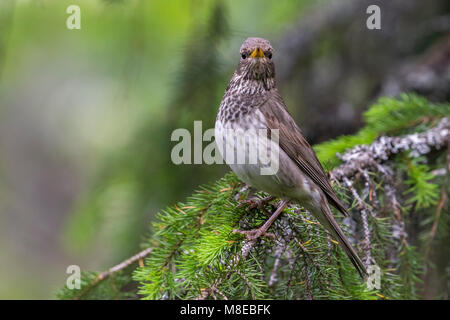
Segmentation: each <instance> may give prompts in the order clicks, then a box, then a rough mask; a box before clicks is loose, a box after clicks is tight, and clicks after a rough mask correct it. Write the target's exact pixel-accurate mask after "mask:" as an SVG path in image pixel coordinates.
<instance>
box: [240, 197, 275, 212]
mask: <svg viewBox="0 0 450 320" xmlns="http://www.w3.org/2000/svg"><path fill="white" fill-rule="evenodd" d="M273 199H275V197H274V196H268V197H265V198H262V199H260V198H256V197H255V198H250V199H245V200H242V201H241V203H240V204H239V205H238V208H240V207H242V206H243V205H248V207H247V211H250V210H251V209H254V208H258V209H260V210H264V206H265V205H266V204H267V203H269V202H270V201H272V200H273Z"/></svg>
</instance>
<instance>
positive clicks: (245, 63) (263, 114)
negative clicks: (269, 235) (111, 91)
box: [215, 38, 366, 275]
mask: <svg viewBox="0 0 450 320" xmlns="http://www.w3.org/2000/svg"><path fill="white" fill-rule="evenodd" d="M240 53H241V60H240V62H239V65H238V67H237V70H236V72H235V73H234V74H233V77H232V79H231V81H230V83H229V85H228V87H227V89H226V91H225V95H224V97H223V99H222V102H221V104H220V108H219V112H218V115H217V120H216V126H215V136H216V142H217V145H218V148H219V151H220V153H221V154H222V156H223V158H224V159H225V161H226V162H227V164H228V165H230V167H231V168H232V170H233V171H234V172H235V173H236V175H237V176H238V177H239V178H240V179H241V180H243V181H244V182H246V183H247V184H249V185H251V186H253V187H255V188H256V189H259V190H263V191H266V192H268V193H269V194H271V195H273V196H277V197H280V198H282V199H284V200H283V202H282V204H281V205H280V207H279V208H278V209H277V211H276V212H275V213H274V214H273V215H272V217H271V218H270V219H269V220H268V221H267V222H266V223H265V224H264V225H263V226H262V227H260V228H258V229H256V230H251V231H246V232H245V233H246V235H247V238H248V239H250V240H254V239H256V238H258V237H259V236H261V235H263V234H265V233H266V231H267V229H268V228H269V227H270V225H271V224H272V222H273V221H274V220H275V219H276V217H277V216H278V215H279V214H280V213H281V212H282V210H283V208H284V206H285V205H286V204H287V202H288V201H295V202H298V203H300V204H301V205H303V206H304V207H305V208H306V209H308V211H309V212H311V213H312V214H313V215H314V216H315V217H316V218H317V220H318V221H319V222H320V223H321V224H322V226H324V227H325V228H326V229H327V230H328V231H329V232H330V233H331V235H332V236H333V237H334V238H335V239H336V240H337V241H338V242H339V243H340V244H341V246H342V248H343V249H344V251H345V252H346V253H347V255H348V256H349V258H350V260H351V262H352V263H353V265H354V266H355V267H356V269H357V270H358V272H359V273H360V274H361V275H364V274H366V269H365V266H364V264H363V263H362V261H361V259H360V258H359V257H358V255H357V254H356V252H355V250H354V249H353V247H352V246H351V244H350V242H349V241H348V239H347V238H346V236H345V234H344V232H343V231H342V229H341V228H340V227H339V225H338V224H337V222H336V220H335V219H334V217H333V214H332V212H331V210H330V207H329V203H330V204H331V205H333V206H334V207H335V208H337V209H338V210H339V211H340V212H341V213H343V214H344V215H348V213H347V211H346V209H345V207H344V206H343V204H342V203H341V201H340V200H339V199H338V197H337V196H336V194H335V192H334V191H333V188H332V187H331V185H330V182H329V180H328V177H327V175H326V174H325V171H324V169H323V167H322V165H321V164H320V162H319V160H318V159H317V156H316V154H315V153H314V150H313V149H312V148H311V146H310V145H309V143H308V142H307V141H306V139H305V138H304V136H303V134H302V132H301V130H300V128H299V127H298V126H297V124H296V123H295V121H294V120H293V118H292V117H291V115H290V114H289V112H288V111H287V109H286V106H285V103H284V101H283V99H282V97H281V96H280V94H279V92H278V89H277V88H276V84H275V66H274V63H273V61H272V54H273V48H272V46H271V45H270V43H269V41H267V40H265V39H261V38H248V39H247V40H246V41H245V42H244V43H243V45H242V47H241V50H240ZM259 129H265V130H267V135H268V136H269V137H270V139H271V140H269V142H265V143H264V141H263V140H261V139H258V138H257V135H256V134H251V132H256V131H258V130H259ZM230 132H233V134H234V135H231V136H230ZM243 132H245V134H246V136H245V137H244V133H243ZM249 132H250V134H248V133H249ZM275 135H277V136H278V143H276V139H275ZM252 146H254V147H257V148H260V149H267V150H270V152H276V154H277V159H276V160H274V161H273V163H275V164H276V166H275V167H277V169H278V170H277V171H276V172H275V173H274V174H269V175H267V174H261V168H262V167H264V166H265V165H267V163H266V162H263V161H262V160H261V159H260V158H259V157H258V159H257V161H256V162H251V161H248V160H249V158H250V156H251V152H252V151H249V150H252V149H251V147H252ZM229 150H234V152H236V153H237V154H239V153H242V152H243V153H244V154H245V156H244V159H245V160H246V161H244V162H243V163H242V162H239V161H236V159H237V158H236V157H230V158H228V157H227V153H228V152H229ZM253 150H255V149H253ZM258 156H259V153H258ZM271 160H273V159H271Z"/></svg>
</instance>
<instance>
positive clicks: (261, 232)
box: [233, 225, 275, 241]
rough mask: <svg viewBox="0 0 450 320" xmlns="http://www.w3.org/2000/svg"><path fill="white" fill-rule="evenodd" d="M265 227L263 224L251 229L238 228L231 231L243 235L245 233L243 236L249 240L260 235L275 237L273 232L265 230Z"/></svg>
mask: <svg viewBox="0 0 450 320" xmlns="http://www.w3.org/2000/svg"><path fill="white" fill-rule="evenodd" d="M265 229H266V228H264V225H263V226H261V227H260V228H258V229H253V230H238V229H234V230H233V233H240V234H243V235H245V237H246V238H247V240H249V241H254V240H256V239H258V238H259V237H261V236H266V237H269V238H272V239H275V235H274V234H273V233H270V232H267V230H265Z"/></svg>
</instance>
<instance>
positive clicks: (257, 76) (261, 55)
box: [237, 38, 275, 81]
mask: <svg viewBox="0 0 450 320" xmlns="http://www.w3.org/2000/svg"><path fill="white" fill-rule="evenodd" d="M240 54H241V60H240V62H239V66H238V69H237V73H238V74H239V75H240V76H242V77H243V78H244V79H246V80H261V81H267V80H269V79H270V80H273V79H274V78H275V66H274V63H273V61H272V54H273V48H272V46H271V45H270V42H269V41H267V40H265V39H262V38H248V39H247V40H245V41H244V43H243V44H242V46H241V50H240Z"/></svg>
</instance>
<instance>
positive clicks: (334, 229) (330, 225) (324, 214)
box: [310, 200, 367, 279]
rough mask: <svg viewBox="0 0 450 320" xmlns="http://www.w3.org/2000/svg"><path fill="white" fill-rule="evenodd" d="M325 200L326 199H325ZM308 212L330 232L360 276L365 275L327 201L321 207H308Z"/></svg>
mask: <svg viewBox="0 0 450 320" xmlns="http://www.w3.org/2000/svg"><path fill="white" fill-rule="evenodd" d="M325 201H326V200H325ZM310 209H311V210H310V212H311V213H312V214H313V215H314V216H315V217H316V218H317V220H319V222H320V223H321V224H322V226H323V227H324V228H325V229H326V230H328V231H329V232H330V233H331V236H332V237H333V238H335V239H336V240H337V241H338V242H339V244H340V245H341V247H342V249H344V251H345V253H346V254H347V256H348V257H349V259H350V261H351V262H352V264H353V265H354V266H355V268H356V270H357V271H358V273H359V274H360V276H361V278H363V279H364V277H365V276H366V275H367V270H366V267H365V266H364V264H363V262H362V261H361V259H360V258H359V256H358V254H357V253H356V251H355V249H354V248H353V247H352V245H351V244H350V242H349V241H348V239H347V237H346V235H345V234H344V232H343V231H342V229H341V227H340V226H339V225H338V223H337V222H336V220H335V219H334V216H333V214H332V213H331V210H330V207H329V206H328V204H327V203H323V204H322V206H321V209H320V210H318V209H317V208H310Z"/></svg>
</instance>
